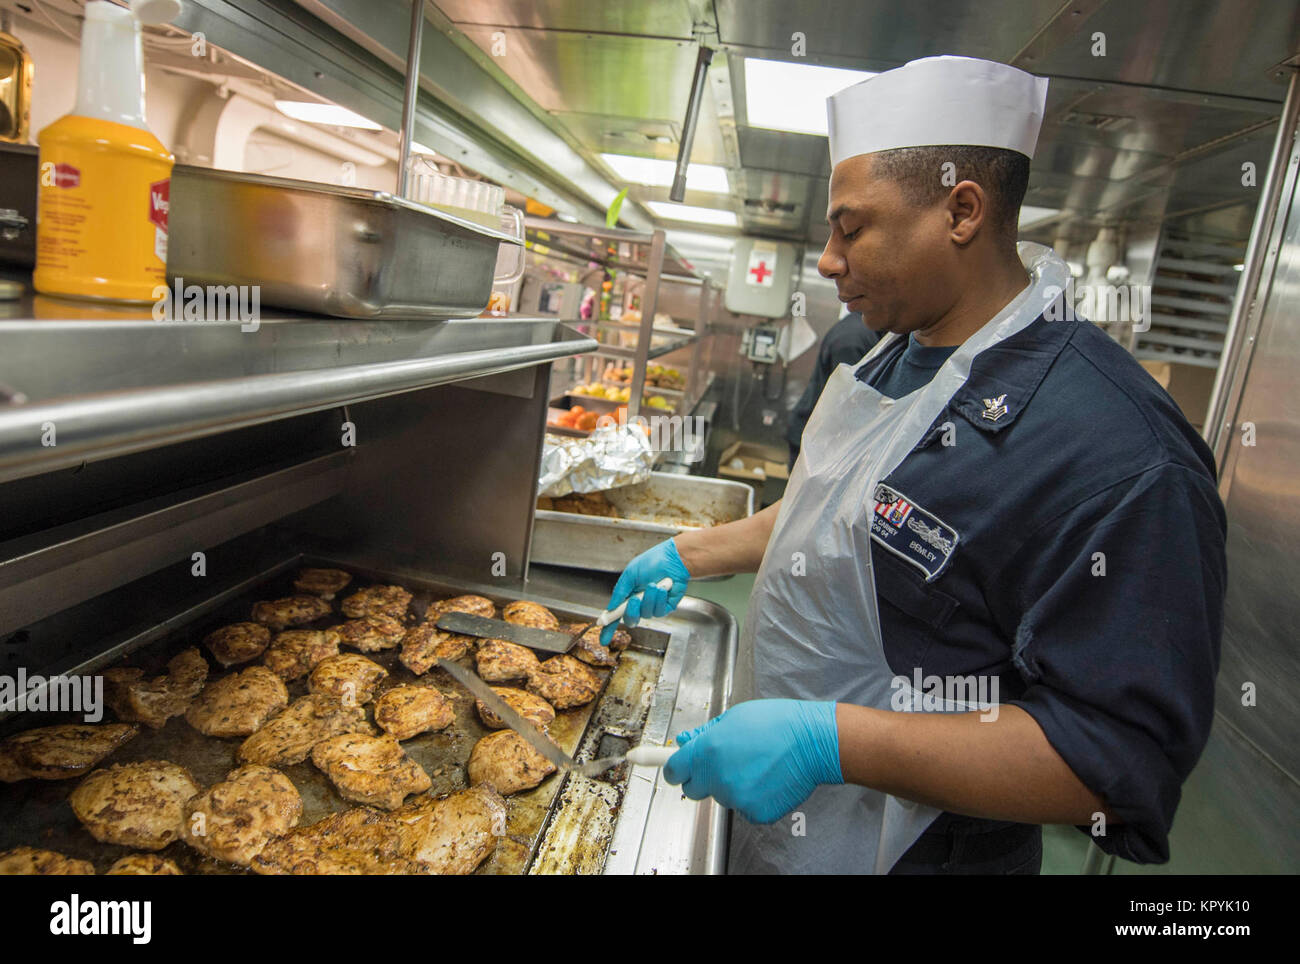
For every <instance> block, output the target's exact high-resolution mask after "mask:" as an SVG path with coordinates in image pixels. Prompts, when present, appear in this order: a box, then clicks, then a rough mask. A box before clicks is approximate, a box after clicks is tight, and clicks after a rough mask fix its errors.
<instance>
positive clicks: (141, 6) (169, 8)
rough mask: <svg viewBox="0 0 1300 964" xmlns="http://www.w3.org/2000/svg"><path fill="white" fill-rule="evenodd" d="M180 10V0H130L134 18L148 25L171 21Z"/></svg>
mask: <svg viewBox="0 0 1300 964" xmlns="http://www.w3.org/2000/svg"><path fill="white" fill-rule="evenodd" d="M180 12H181V0H131V13H133V14H134V15H135V19H136V20H139V21H140V22H141V23H143V24H148V25H149V26H153V27H156V26H159V25H160V24H164V23H171V22H172V21H173V20H175V19H176V18H177V17H178V16H179V15H180Z"/></svg>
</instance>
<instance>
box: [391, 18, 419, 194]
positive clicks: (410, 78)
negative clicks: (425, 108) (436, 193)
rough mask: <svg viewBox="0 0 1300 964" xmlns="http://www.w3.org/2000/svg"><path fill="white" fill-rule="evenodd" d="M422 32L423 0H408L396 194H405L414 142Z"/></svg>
mask: <svg viewBox="0 0 1300 964" xmlns="http://www.w3.org/2000/svg"><path fill="white" fill-rule="evenodd" d="M423 36H424V0H411V35H410V39H409V40H408V41H407V44H406V91H405V96H404V99H403V101H402V149H401V151H400V153H399V154H398V158H397V196H398V197H406V185H407V181H408V180H409V178H410V175H411V145H412V144H414V143H415V102H416V101H417V100H418V99H419V96H420V41H421V39H422V38H423Z"/></svg>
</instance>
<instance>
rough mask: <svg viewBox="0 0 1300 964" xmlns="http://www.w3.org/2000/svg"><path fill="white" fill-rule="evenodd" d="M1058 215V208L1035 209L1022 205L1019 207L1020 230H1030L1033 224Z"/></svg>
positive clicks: (1030, 205)
mask: <svg viewBox="0 0 1300 964" xmlns="http://www.w3.org/2000/svg"><path fill="white" fill-rule="evenodd" d="M1060 213H1061V210H1060V208H1036V207H1034V206H1033V205H1032V204H1022V205H1021V206H1020V230H1022V231H1023V230H1025V229H1026V228H1032V227H1033V226H1034V225H1035V224H1038V223H1040V222H1042V221H1046V220H1048V219H1050V218H1054V217H1056V216H1057V215H1058V214H1060Z"/></svg>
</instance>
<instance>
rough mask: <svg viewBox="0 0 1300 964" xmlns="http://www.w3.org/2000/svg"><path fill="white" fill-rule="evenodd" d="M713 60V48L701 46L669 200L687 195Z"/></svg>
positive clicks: (677, 199) (683, 122)
mask: <svg viewBox="0 0 1300 964" xmlns="http://www.w3.org/2000/svg"><path fill="white" fill-rule="evenodd" d="M712 62H713V50H712V49H711V48H709V47H704V46H701V47H700V52H699V54H698V55H697V56H696V58H695V79H694V80H692V81H691V97H690V100H688V101H687V102H686V119H685V120H684V121H682V142H681V144H680V145H678V148H677V169H676V171H674V172H673V186H672V190H670V191H669V192H668V200H670V201H678V202H680V201H681V200H682V199H683V198H684V197H686V168H687V167H689V166H690V163H691V147H692V146H693V145H694V143H695V125H696V124H697V123H698V122H699V119H700V102H701V101H703V100H704V80H705V78H706V77H707V75H708V73H709V64H711V63H712Z"/></svg>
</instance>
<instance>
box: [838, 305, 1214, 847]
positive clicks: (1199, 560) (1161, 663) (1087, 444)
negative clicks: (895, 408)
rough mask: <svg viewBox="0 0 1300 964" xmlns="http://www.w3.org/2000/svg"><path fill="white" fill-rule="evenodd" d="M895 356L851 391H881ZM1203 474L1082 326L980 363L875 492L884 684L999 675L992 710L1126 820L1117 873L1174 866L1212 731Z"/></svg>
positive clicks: (1177, 435) (1204, 464)
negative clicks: (1010, 717)
mask: <svg viewBox="0 0 1300 964" xmlns="http://www.w3.org/2000/svg"><path fill="white" fill-rule="evenodd" d="M899 343H900V345H901V344H902V342H901V340H900V342H899ZM901 356H902V352H891V351H886V352H885V353H884V354H883V355H882V356H880V357H879V358H875V359H872V360H871V361H870V362H867V363H865V364H864V365H863V366H862V367H861V369H860V370H859V372H858V375H859V377H863V378H865V379H867V380H868V382H869V383H874V382H873V379H874V377H875V376H877V375H880V374H881V373H883V372H885V371H886V366H888V365H889V364H890V363H891V362H896V361H897V357H901ZM904 387H906V386H904ZM1215 477H1216V476H1215V468H1214V461H1213V455H1212V454H1211V452H1210V450H1209V448H1208V447H1207V446H1206V445H1205V443H1204V442H1203V441H1202V439H1201V437H1200V436H1199V435H1198V434H1197V432H1196V430H1195V429H1193V428H1192V426H1191V425H1190V424H1188V422H1187V419H1186V418H1184V417H1183V415H1182V413H1181V412H1180V411H1179V409H1178V407H1177V405H1176V404H1175V403H1174V401H1173V399H1172V398H1170V396H1169V395H1168V394H1167V393H1166V392H1165V391H1164V389H1162V388H1161V387H1160V386H1159V384H1157V383H1156V381H1155V379H1153V378H1152V377H1151V376H1150V375H1149V374H1147V372H1146V371H1145V370H1144V369H1143V368H1142V367H1141V366H1140V365H1139V364H1138V363H1137V361H1136V360H1135V359H1134V358H1133V356H1132V355H1130V354H1129V353H1128V352H1127V351H1125V350H1124V349H1123V348H1121V347H1120V346H1119V345H1118V344H1116V343H1115V342H1114V341H1113V340H1112V339H1111V338H1110V337H1109V336H1107V335H1106V334H1105V333H1104V332H1102V331H1101V330H1100V329H1099V328H1097V327H1096V326H1095V325H1093V324H1091V323H1089V322H1086V321H1079V322H1071V321H1047V320H1045V319H1043V318H1041V317H1040V318H1039V319H1038V320H1037V321H1035V322H1034V323H1033V324H1031V325H1030V326H1028V327H1027V328H1026V329H1024V330H1023V331H1021V332H1018V333H1017V334H1015V335H1013V336H1012V337H1010V338H1008V339H1006V340H1004V341H1002V342H1000V343H998V344H996V345H994V346H992V347H990V348H989V349H987V350H986V351H984V352H981V353H980V354H979V355H978V356H976V358H975V359H974V361H973V363H972V368H971V374H970V377H969V379H968V380H967V382H966V383H965V384H964V385H963V386H962V388H961V389H960V390H959V391H958V392H957V394H956V395H955V396H954V397H953V398H952V399H951V401H950V402H949V404H948V406H947V408H946V410H945V411H944V412H943V413H942V414H940V415H939V417H938V418H937V419H935V421H934V423H933V424H932V425H931V427H930V429H929V431H928V432H927V433H926V435H925V436H924V437H923V438H922V440H921V441H920V442H919V443H918V444H917V446H916V447H915V448H914V449H913V450H912V452H911V453H909V454H908V456H907V457H906V458H904V460H903V461H902V463H901V464H900V465H899V466H898V468H897V469H895V470H894V471H893V472H892V473H891V474H890V475H889V476H887V477H886V478H885V479H883V480H882V483H881V485H880V486H879V487H878V488H877V491H876V493H875V498H876V505H875V507H874V515H873V532H872V541H873V550H879V551H873V553H872V560H873V563H874V566H875V571H876V590H877V595H878V598H879V610H880V619H881V624H882V635H883V638H884V641H885V655H886V658H887V660H888V662H889V664H890V667H891V669H892V670H893V672H895V673H897V674H899V675H902V676H905V677H907V678H908V679H909V680H912V679H913V678H914V671H915V670H918V669H919V670H920V671H921V674H922V677H923V678H924V677H926V676H930V675H936V676H939V677H956V676H972V675H973V676H980V675H985V676H987V677H990V678H991V677H994V676H996V677H997V681H998V686H999V689H1000V693H999V696H1000V701H1001V702H1002V703H1003V704H1008V703H1009V704H1012V705H1015V706H1019V707H1021V708H1022V709H1023V710H1024V711H1025V712H1027V713H1029V714H1030V715H1031V716H1032V717H1033V718H1034V719H1035V720H1036V721H1037V722H1038V724H1039V725H1040V726H1041V727H1042V729H1043V732H1044V733H1045V734H1046V736H1047V739H1048V740H1049V741H1050V742H1051V744H1052V746H1053V747H1054V748H1055V749H1056V751H1057V752H1058V753H1059V754H1060V755H1061V757H1062V758H1063V759H1064V760H1065V762H1066V763H1067V764H1068V765H1069V766H1070V768H1071V769H1072V770H1073V771H1074V773H1075V774H1076V775H1077V776H1078V777H1079V779H1080V780H1081V781H1082V782H1083V783H1084V784H1085V785H1086V786H1088V787H1089V788H1090V789H1091V790H1092V791H1094V792H1095V793H1096V794H1098V795H1099V796H1100V797H1101V798H1102V799H1104V800H1105V801H1106V803H1107V805H1108V807H1109V809H1110V810H1111V811H1112V813H1114V814H1115V815H1116V816H1117V817H1118V818H1119V819H1120V820H1122V823H1119V822H1113V823H1111V824H1110V825H1108V826H1107V827H1106V833H1105V835H1104V836H1100V837H1096V836H1094V837H1093V839H1094V840H1095V841H1096V842H1097V844H1098V845H1099V846H1100V847H1101V848H1102V849H1103V850H1105V851H1107V852H1109V853H1114V854H1117V855H1119V856H1121V857H1124V858H1126V859H1128V860H1132V861H1137V862H1142V863H1145V862H1163V861H1166V860H1168V858H1169V843H1168V834H1169V829H1170V825H1171V824H1172V821H1173V817H1174V810H1175V808H1176V807H1177V804H1178V800H1179V795H1180V792H1181V786H1182V783H1183V781H1184V780H1185V779H1186V778H1187V775H1188V774H1189V773H1190V772H1191V769H1192V767H1193V766H1194V765H1195V763H1196V761H1197V758H1198V757H1199V756H1200V753H1201V751H1202V750H1203V749H1204V747H1205V743H1206V741H1207V739H1208V737H1209V731H1210V724H1211V721H1212V719H1213V714H1214V678H1215V675H1216V674H1217V672H1218V665H1219V643H1220V637H1221V635H1222V628H1223V599H1224V590H1225V583H1226V579H1227V563H1226V558H1225V552H1224V541H1225V534H1226V521H1225V516H1224V510H1223V505H1222V503H1221V502H1220V500H1219V495H1218V491H1217V485H1216V481H1215ZM950 816H951V815H944V816H943V817H940V818H939V821H936V826H938V825H939V823H940V822H941V821H943V820H944V819H945V818H948V817H950ZM1080 829H1082V830H1084V831H1085V832H1088V831H1090V829H1091V828H1087V827H1081V828H1080Z"/></svg>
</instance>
